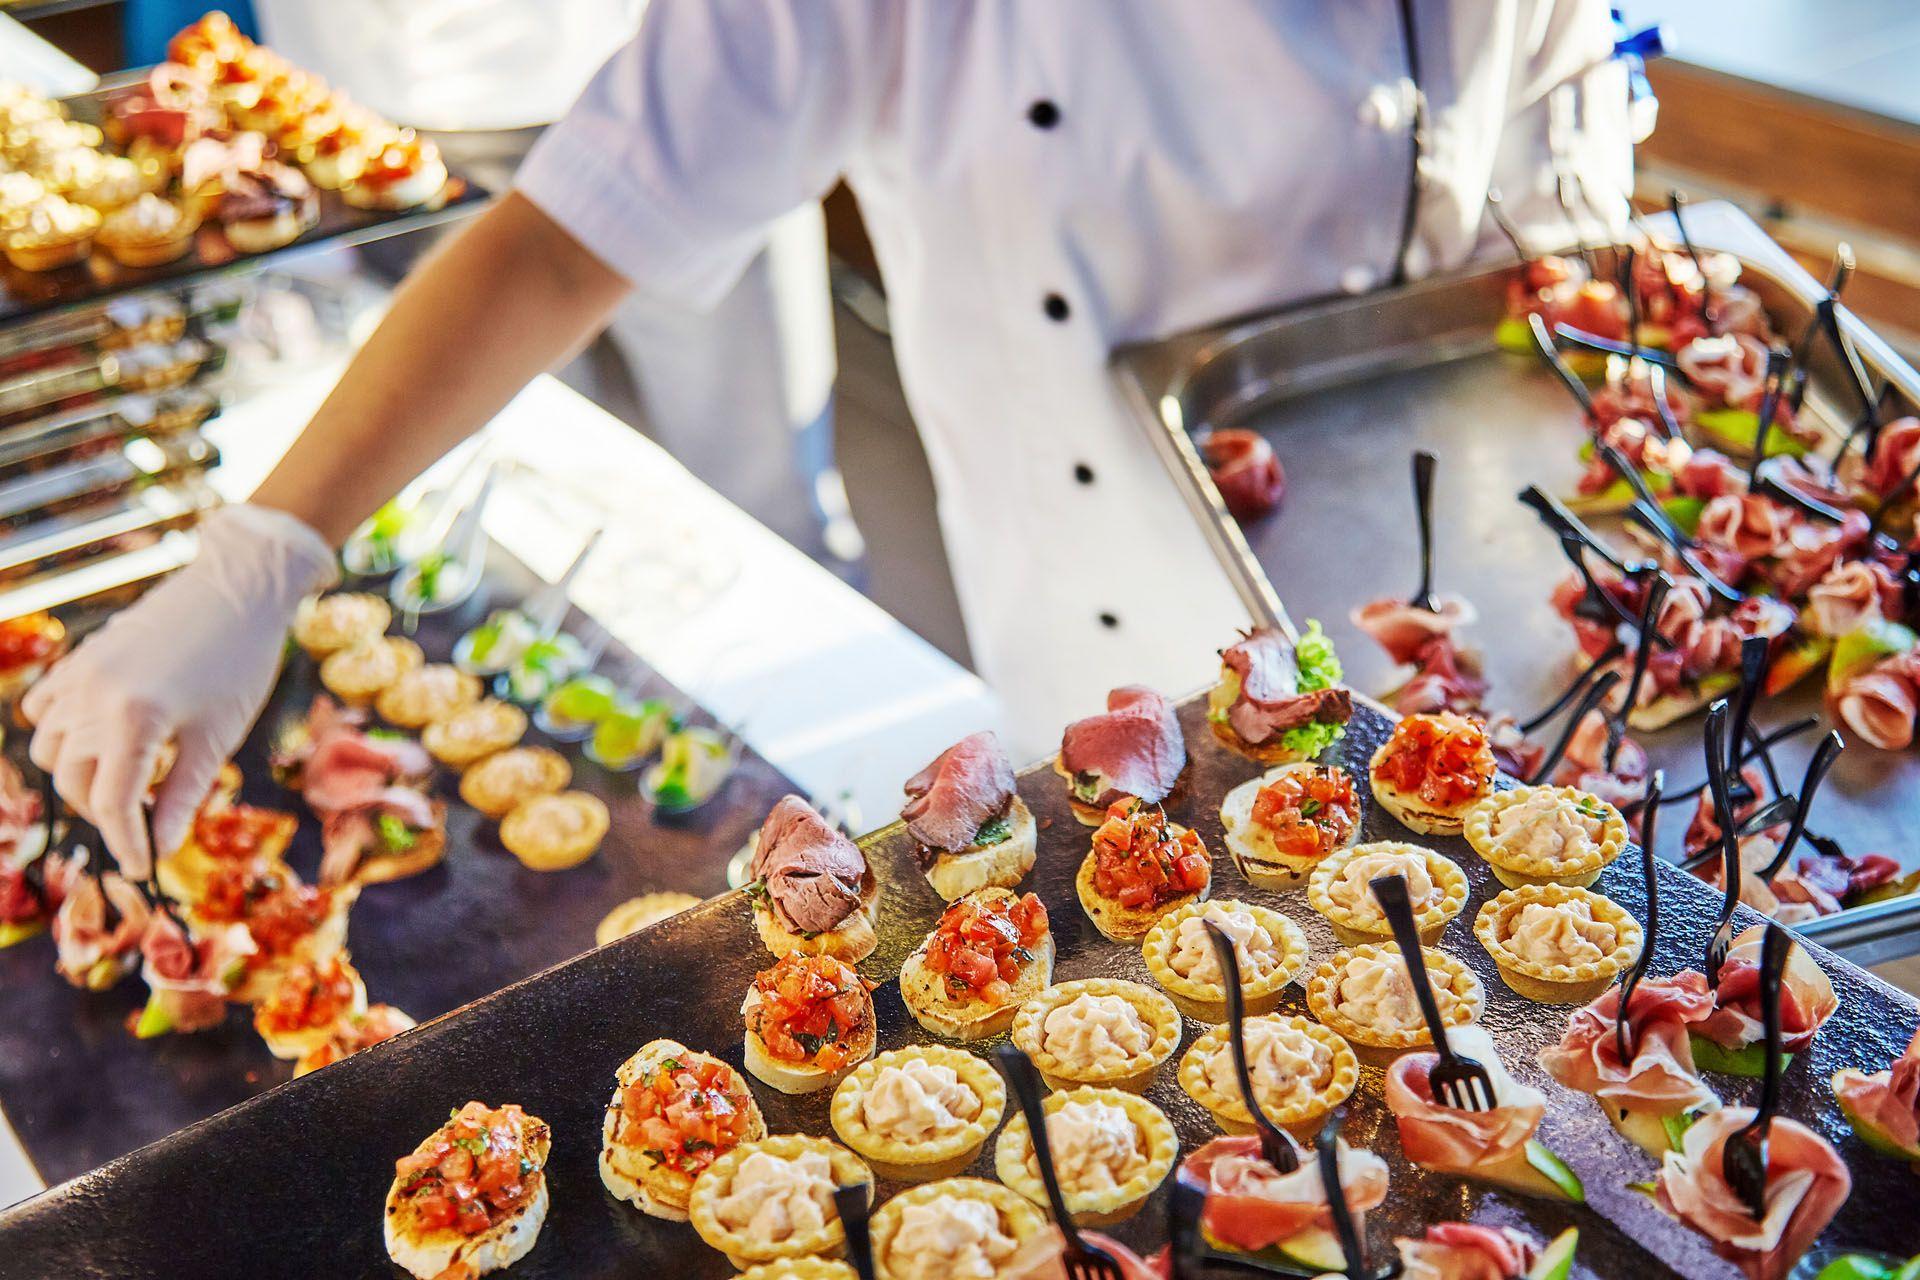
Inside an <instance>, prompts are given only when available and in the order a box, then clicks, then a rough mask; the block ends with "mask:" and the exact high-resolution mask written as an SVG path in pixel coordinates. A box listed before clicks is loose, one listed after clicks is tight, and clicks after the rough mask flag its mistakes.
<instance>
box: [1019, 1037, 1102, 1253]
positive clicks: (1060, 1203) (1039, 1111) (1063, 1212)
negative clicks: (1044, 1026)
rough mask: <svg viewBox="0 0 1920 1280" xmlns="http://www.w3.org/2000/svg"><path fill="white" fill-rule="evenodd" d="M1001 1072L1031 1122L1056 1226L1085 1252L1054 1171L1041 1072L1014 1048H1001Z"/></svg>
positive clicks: (1030, 1130)
mask: <svg viewBox="0 0 1920 1280" xmlns="http://www.w3.org/2000/svg"><path fill="white" fill-rule="evenodd" d="M998 1053H999V1055H1000V1067H1001V1070H1003V1071H1005V1072H1006V1075H1007V1083H1009V1084H1011V1085H1012V1086H1013V1094H1014V1097H1016V1098H1018V1099H1019V1101H1020V1113H1021V1114H1022V1115H1024V1116H1025V1117H1026V1118H1027V1132H1028V1135H1029V1137H1030V1138H1031V1139H1032V1142H1033V1161H1034V1163H1035V1164H1037V1165H1039V1166H1040V1181H1041V1183H1042V1184H1043V1185H1044V1186H1045V1187H1046V1189H1047V1203H1048V1204H1049V1205H1051V1206H1052V1207H1053V1222H1054V1225H1055V1226H1057V1227H1059V1228H1060V1235H1061V1237H1062V1238H1063V1239H1065V1241H1066V1243H1067V1249H1068V1251H1069V1252H1071V1253H1079V1252H1080V1251H1081V1250H1082V1249H1084V1248H1085V1246H1084V1245H1082V1244H1081V1242H1080V1233H1079V1232H1078V1231H1076V1230H1074V1226H1073V1215H1072V1214H1071V1213H1069V1212H1068V1211H1067V1197H1066V1194H1065V1193H1064V1192H1062V1191H1061V1190H1060V1175H1059V1174H1057V1173H1055V1172H1054V1168H1053V1143H1052V1141H1051V1139H1049V1138H1048V1136H1047V1109H1046V1107H1044V1106H1043V1105H1041V1102H1040V1083H1041V1082H1040V1072H1039V1071H1038V1070H1037V1069H1035V1067H1034V1065H1033V1060H1032V1059H1031V1058H1029V1057H1027V1055H1026V1054H1024V1053H1022V1052H1020V1050H1018V1049H1016V1048H1014V1047H1013V1046H1012V1045H1010V1044H1003V1045H1001V1046H1000V1048H999V1050H998Z"/></svg>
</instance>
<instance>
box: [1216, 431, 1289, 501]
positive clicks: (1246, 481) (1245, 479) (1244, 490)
mask: <svg viewBox="0 0 1920 1280" xmlns="http://www.w3.org/2000/svg"><path fill="white" fill-rule="evenodd" d="M1200 452H1201V454H1202V455H1203V456H1204V457H1205V458H1206V462H1207V473H1208V474H1209V475H1210V476H1212V478H1213V487H1214V488H1216V489H1218V490H1219V491H1220V500H1221V501H1222V502H1224V503H1226V504H1227V511H1228V512H1229V513H1230V514H1231V515H1232V516H1233V518H1234V519H1235V520H1238V521H1240V523H1242V524H1247V523H1249V522H1251V521H1254V520H1258V519H1259V518H1260V517H1262V516H1264V515H1267V514H1269V513H1271V512H1273V511H1275V510H1277V509H1278V508H1279V506H1280V503H1281V500H1282V499H1284V498H1285V497H1286V496H1287V473H1286V469H1285V468H1284V467H1282V466H1281V465H1280V459H1279V458H1277V457H1275V456H1274V452H1273V446H1272V445H1270V444H1268V443H1267V439H1266V437H1265V436H1262V435H1260V434H1259V433H1258V432H1254V431H1243V430H1241V429H1240V428H1238V427H1223V428H1220V429H1219V430H1216V431H1214V432H1211V433H1210V434H1209V435H1208V436H1207V438H1206V441H1205V443H1203V444H1202V445H1201V446H1200Z"/></svg>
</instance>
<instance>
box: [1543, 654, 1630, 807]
mask: <svg viewBox="0 0 1920 1280" xmlns="http://www.w3.org/2000/svg"><path fill="white" fill-rule="evenodd" d="M1619 683H1620V673H1619V672H1618V671H1603V672H1601V673H1600V678H1599V679H1597V680H1595V681H1594V682H1593V683H1592V684H1591V685H1589V686H1588V688H1587V691H1586V692H1585V693H1584V694H1582V695H1580V701H1579V702H1577V703H1575V704H1574V708H1573V714H1572V715H1570V716H1568V717H1567V722H1566V724H1565V725H1563V726H1561V729H1560V736H1559V738H1558V739H1556V740H1555V741H1554V744H1553V746H1552V747H1550V748H1549V749H1548V750H1547V754H1546V755H1544V756H1542V757H1541V758H1540V767H1539V768H1538V769H1535V770H1534V771H1533V776H1532V777H1531V778H1528V779H1527V780H1526V781H1527V785H1528V786H1530V787H1538V786H1544V785H1545V784H1546V781H1547V779H1549V778H1551V777H1552V776H1553V771H1554V770H1555V769H1557V768H1559V767H1560V762H1561V761H1562V760H1564V759H1565V758H1566V755H1567V748H1568V747H1569V746H1571V745H1573V735H1574V734H1576V733H1578V732H1580V724H1581V722H1582V721H1584V720H1585V719H1586V718H1587V713H1589V712H1590V711H1592V710H1593V709H1594V708H1595V707H1597V706H1599V705H1600V704H1601V703H1602V702H1604V701H1605V700H1606V697H1607V695H1608V694H1609V693H1612V692H1613V686H1615V685H1616V684H1619Z"/></svg>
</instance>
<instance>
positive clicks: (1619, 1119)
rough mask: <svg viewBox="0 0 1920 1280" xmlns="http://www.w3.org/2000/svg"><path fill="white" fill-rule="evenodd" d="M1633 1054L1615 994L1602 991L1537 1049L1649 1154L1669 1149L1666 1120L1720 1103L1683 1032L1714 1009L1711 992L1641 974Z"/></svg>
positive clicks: (1557, 1074)
mask: <svg viewBox="0 0 1920 1280" xmlns="http://www.w3.org/2000/svg"><path fill="white" fill-rule="evenodd" d="M1630 1013H1631V1015H1632V1020H1633V1057H1632V1059H1631V1060H1622V1058H1621V1056H1620V1038H1619V1035H1618V1034H1617V1028H1618V1024H1619V1021H1620V992H1619V990H1618V989H1617V988H1616V989H1614V990H1611V991H1607V992H1605V993H1604V994H1602V995H1601V996H1600V997H1599V998H1598V999H1596V1000H1595V1001H1594V1002H1593V1003H1592V1004H1589V1005H1587V1006H1586V1007H1585V1008H1581V1009H1576V1010H1574V1011H1573V1013H1571V1014H1570V1015H1568V1017H1567V1031H1566V1034H1565V1035H1564V1036H1562V1037H1561V1038H1560V1042H1559V1043H1558V1044H1552V1045H1548V1046H1547V1047H1546V1048H1544V1049H1542V1050H1541V1051H1540V1054H1539V1059H1538V1060H1539V1063H1540V1067H1541V1069H1542V1070H1544V1071H1545V1072H1546V1073H1547V1074H1548V1075H1550V1076H1552V1077H1553V1078H1554V1079H1555V1080H1556V1081H1558V1082H1559V1083H1560V1084H1562V1085H1565V1086H1566V1087H1567V1088H1569V1089H1577V1090H1579V1091H1580V1092H1581V1093H1588V1094H1592V1095H1593V1097H1594V1098H1595V1099H1596V1100H1597V1101H1598V1102H1599V1103H1600V1109H1601V1110H1602V1111H1603V1112H1605V1113H1606V1117H1607V1119H1608V1120H1609V1121H1611V1122H1612V1124H1613V1127H1614V1128H1616V1129H1618V1130H1619V1131H1620V1132H1621V1133H1623V1134H1625V1135H1626V1136H1627V1137H1628V1138H1629V1139H1630V1140H1632V1141H1633V1142H1634V1143H1635V1144H1637V1145H1638V1146H1640V1147H1641V1148H1642V1149H1643V1150H1645V1151H1647V1152H1648V1153H1649V1154H1651V1155H1654V1156H1659V1155H1661V1154H1663V1153H1665V1152H1666V1151H1667V1150H1668V1149H1669V1147H1670V1146H1671V1140H1670V1138H1669V1137H1668V1133H1667V1125H1666V1122H1667V1121H1669V1120H1673V1121H1682V1120H1683V1119H1684V1117H1686V1116H1689V1115H1692V1114H1694V1113H1695V1112H1700V1111H1711V1110H1713V1109H1714V1108H1716V1107H1718V1106H1719V1105H1720V1099H1719V1097H1718V1095H1716V1094H1715V1093H1714V1091H1713V1090H1712V1088H1710V1087H1709V1086H1708V1085H1707V1082H1706V1081H1704V1080H1702V1079H1701V1078H1700V1073H1699V1071H1698V1070H1696V1069H1695V1067H1694V1064H1693V1048H1692V1044H1691V1042H1690V1039H1689V1037H1688V1034H1687V1032H1688V1029H1689V1028H1690V1027H1692V1026H1694V1025H1695V1024H1697V1023H1699V1022H1701V1021H1702V1020H1704V1019H1705V1018H1707V1017H1709V1016H1711V1014H1712V1013H1713V997H1712V996H1711V995H1710V994H1708V993H1706V992H1704V991H1695V990H1692V989H1690V988H1688V987H1684V986H1680V985H1677V984H1675V983H1672V982H1662V981H1656V980H1653V979H1647V980H1644V981H1642V982H1640V983H1639V984H1638V985H1637V986H1635V987H1634V989H1633V1003H1632V1005H1631V1008H1630Z"/></svg>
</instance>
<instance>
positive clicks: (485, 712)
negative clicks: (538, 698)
mask: <svg viewBox="0 0 1920 1280" xmlns="http://www.w3.org/2000/svg"><path fill="white" fill-rule="evenodd" d="M526 732H527V713H526V712H524V711H522V710H521V709H520V708H518V707H516V706H514V705H513V704H512V703H511V702H501V701H500V700H499V699H497V698H482V699H480V700H479V701H478V702H473V703H469V704H468V705H466V706H464V707H461V708H460V709H459V710H458V711H455V712H454V713H453V714H452V715H450V716H446V717H445V718H443V719H439V720H435V721H434V722H433V723H432V724H430V725H428V726H427V727H426V729H425V730H424V731H423V732H422V733H421V735H420V745H421V746H423V747H425V748H426V749H427V752H428V754H430V755H431V756H433V758H434V759H436V760H438V761H439V762H440V763H441V764H444V765H447V766H448V767H450V768H454V769H465V768H467V767H468V766H469V765H473V764H477V763H479V762H480V761H481V760H484V759H486V758H487V757H488V756H490V755H493V754H494V753H495V752H499V751H505V750H506V749H507V748H508V747H511V746H513V745H514V744H515V743H517V742H519V741H520V739H521V738H523V737H525V736H526Z"/></svg>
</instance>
